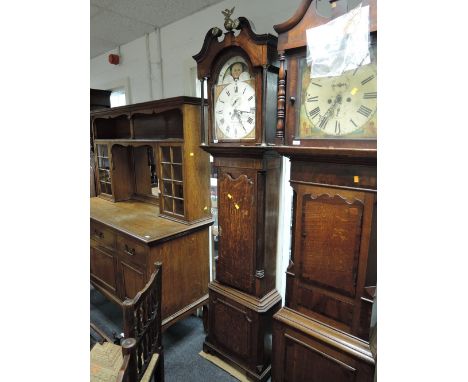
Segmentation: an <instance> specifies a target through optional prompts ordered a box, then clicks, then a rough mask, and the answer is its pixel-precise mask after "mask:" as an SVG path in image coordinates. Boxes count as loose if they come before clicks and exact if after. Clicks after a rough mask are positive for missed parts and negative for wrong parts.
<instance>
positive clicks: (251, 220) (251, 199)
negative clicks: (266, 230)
mask: <svg viewBox="0 0 468 382" xmlns="http://www.w3.org/2000/svg"><path fill="white" fill-rule="evenodd" d="M254 176H255V173H254V172H252V174H251V173H249V172H247V171H246V172H244V173H243V172H241V171H239V170H236V169H230V168H220V169H219V172H218V177H219V178H218V203H219V212H218V214H219V215H218V222H219V230H220V242H219V252H218V263H217V268H216V278H217V280H218V281H219V282H221V283H224V284H226V285H230V286H232V287H235V288H238V289H239V290H242V291H244V292H247V293H254V287H255V279H254V273H255V271H254V260H255V236H256V232H255V231H256V223H255V222H256V197H255V195H256V186H255V181H254V179H255V177H254Z"/></svg>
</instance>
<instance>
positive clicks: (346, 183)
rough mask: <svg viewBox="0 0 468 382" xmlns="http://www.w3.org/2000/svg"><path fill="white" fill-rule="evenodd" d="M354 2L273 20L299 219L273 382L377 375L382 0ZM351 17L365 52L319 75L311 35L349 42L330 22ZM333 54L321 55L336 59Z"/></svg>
mask: <svg viewBox="0 0 468 382" xmlns="http://www.w3.org/2000/svg"><path fill="white" fill-rule="evenodd" d="M358 3H359V2H357V1H354V0H335V1H329V0H303V1H302V2H301V4H300V6H299V9H298V11H297V12H296V13H295V14H294V15H293V16H292V17H291V18H290V19H289V20H287V21H286V22H284V23H282V24H279V25H275V26H274V28H275V30H276V31H277V32H278V54H279V61H280V72H279V73H280V75H279V82H278V84H279V85H278V123H277V131H276V142H277V144H278V145H277V146H276V151H277V152H279V153H280V154H282V155H285V156H287V157H289V158H290V160H291V175H290V184H291V187H292V189H293V212H292V217H293V223H292V240H291V242H292V245H291V258H290V262H289V265H288V269H287V272H286V296H285V306H284V307H283V308H282V309H281V310H279V311H278V312H277V313H276V314H275V315H274V320H273V350H274V352H273V371H272V381H273V382H280V381H291V382H302V381H310V382H324V381H327V382H328V381H333V382H351V381H356V382H370V381H372V380H373V377H374V375H373V374H374V368H375V358H374V354H373V353H372V351H371V346H370V337H371V336H370V323H371V317H372V312H373V307H374V298H375V292H376V286H377V275H376V273H377V272H376V268H377V267H376V264H377V224H376V222H377V66H376V64H377V63H376V47H377V25H376V17H375V16H376V1H375V0H364V1H363V2H362V4H358ZM366 7H367V8H366ZM354 15H359V17H360V19H361V20H366V21H367V22H366V23H365V25H368V27H367V29H365V31H364V32H365V33H364V35H365V43H366V44H364V48H365V49H364V50H363V51H361V50H356V51H358V52H361V53H363V54H362V55H360V56H359V57H358V56H356V57H358V59H356V60H354V61H353V63H352V65H349V66H345V67H344V68H346V70H340V71H335V70H330V71H328V72H325V71H321V70H320V69H321V68H319V67H318V66H314V58H315V59H316V58H317V56H318V53H316V56H314V53H313V51H314V50H313V49H308V47H310V45H313V44H314V41H311V40H310V38H312V37H311V36H317V35H319V33H321V31H323V30H326V31H327V32H326V33H327V35H326V36H325V38H326V39H327V41H336V40H339V41H341V40H343V41H349V34H348V33H347V32H348V31H347V30H346V29H333V25H336V24H337V21H338V22H339V21H340V18H341V20H343V19H345V18H346V17H353V16H354ZM342 17H343V18H342ZM324 26H325V28H322V27H324ZM316 28H322V29H320V30H318V29H316ZM317 32H319V33H317ZM308 36H309V37H308ZM344 37H345V38H344ZM328 39H329V40H328ZM367 44H368V46H366V45H367ZM335 53H336V52H335V51H332V50H330V51H327V52H326V54H327V55H328V56H327V55H324V57H325V59H329V60H328V62H335V61H334V60H332V59H330V58H332V57H336V56H335ZM309 58H310V59H311V60H310V59H309ZM317 61H319V60H317ZM351 66H354V67H352V68H351ZM314 69H315V70H314ZM286 71H287V76H286ZM327 73H333V75H327Z"/></svg>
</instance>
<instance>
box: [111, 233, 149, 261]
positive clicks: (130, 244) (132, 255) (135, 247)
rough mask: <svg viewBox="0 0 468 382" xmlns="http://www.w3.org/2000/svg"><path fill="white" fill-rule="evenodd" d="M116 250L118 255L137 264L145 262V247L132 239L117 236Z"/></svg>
mask: <svg viewBox="0 0 468 382" xmlns="http://www.w3.org/2000/svg"><path fill="white" fill-rule="evenodd" d="M117 250H118V251H119V254H120V257H121V258H124V259H126V260H128V261H132V262H135V263H137V264H145V263H146V252H147V248H146V247H145V246H144V245H141V244H139V243H137V242H136V241H134V240H130V239H127V238H125V237H122V236H117Z"/></svg>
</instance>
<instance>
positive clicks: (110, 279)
mask: <svg viewBox="0 0 468 382" xmlns="http://www.w3.org/2000/svg"><path fill="white" fill-rule="evenodd" d="M91 245H92V246H91V258H90V265H91V277H92V278H94V280H95V281H96V282H98V283H99V285H101V286H102V287H104V288H106V289H108V290H109V291H110V292H113V293H115V292H116V289H117V288H116V285H117V284H116V280H115V265H114V257H113V256H112V255H111V254H109V253H107V252H105V251H101V250H99V249H97V248H96V246H97V245H95V246H93V241H91Z"/></svg>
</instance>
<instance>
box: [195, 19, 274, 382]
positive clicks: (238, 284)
mask: <svg viewBox="0 0 468 382" xmlns="http://www.w3.org/2000/svg"><path fill="white" fill-rule="evenodd" d="M238 20H239V28H240V31H239V32H238V34H237V35H236V33H234V31H231V32H227V33H225V34H224V39H222V40H221V41H220V40H219V39H218V37H220V33H219V29H217V28H213V29H211V30H210V31H209V32H208V33H207V35H206V37H205V41H204V44H203V48H202V50H201V51H200V53H198V54H197V55H196V56H194V59H195V60H196V61H197V64H198V77H199V79H200V80H201V81H202V88H203V81H205V80H207V81H208V89H210V91H209V92H208V102H209V103H208V104H209V108H208V109H209V111H208V126H209V130H208V131H209V132H208V143H207V144H203V143H202V148H203V149H204V150H206V151H208V152H209V153H210V154H212V155H213V157H214V161H213V165H214V166H215V168H216V171H217V178H218V191H217V192H218V221H219V247H218V260H217V264H216V280H214V281H213V282H211V283H210V284H209V305H208V325H207V326H208V330H207V331H208V333H207V337H206V339H205V342H204V344H203V349H204V351H205V352H209V353H211V354H214V355H216V356H217V357H219V358H221V359H223V360H224V361H226V362H228V363H229V364H230V365H232V366H234V367H236V368H238V369H240V370H241V371H242V372H243V373H245V374H247V375H248V377H249V378H251V379H252V380H256V381H266V380H268V378H269V377H270V374H271V358H272V354H271V347H272V341H271V338H272V316H273V314H274V313H276V312H277V311H278V309H279V308H280V307H281V295H280V294H279V292H278V291H277V290H276V289H275V282H276V250H277V235H278V228H277V227H278V213H279V191H280V177H281V157H280V156H279V155H278V154H277V153H276V152H274V151H273V150H272V147H271V145H270V143H272V142H273V140H274V134H275V127H276V102H277V93H276V88H277V77H278V75H277V74H278V68H277V67H276V66H274V65H272V62H274V59H275V57H276V42H277V39H276V37H274V36H272V35H269V34H263V35H257V34H255V33H254V32H253V31H252V29H251V26H250V23H249V22H248V20H247V19H245V18H243V17H239V19H238ZM237 55H242V57H244V58H245V59H246V61H247V62H249V63H250V69H251V70H252V73H254V74H255V90H256V132H255V139H253V140H252V139H250V140H238V141H234V140H229V141H218V142H217V143H214V140H213V133H212V132H213V129H214V125H213V122H214V118H213V110H214V106H215V105H214V99H213V95H214V94H213V93H212V91H211V89H213V84H214V81H217V79H218V76H219V71H220V69H221V68H222V66H223V64H224V63H225V62H226V60H228V59H229V58H231V57H234V56H237ZM202 97H203V95H202ZM204 122H205V121H204V119H203V118H202V120H201V123H202V125H203V124H204ZM202 142H204V139H203V136H202Z"/></svg>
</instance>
